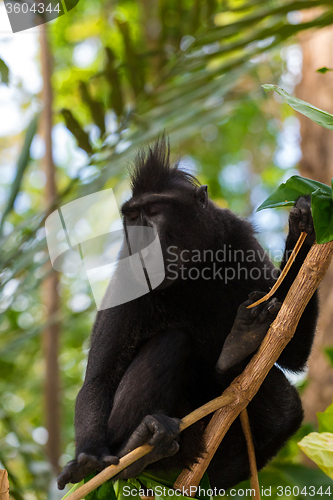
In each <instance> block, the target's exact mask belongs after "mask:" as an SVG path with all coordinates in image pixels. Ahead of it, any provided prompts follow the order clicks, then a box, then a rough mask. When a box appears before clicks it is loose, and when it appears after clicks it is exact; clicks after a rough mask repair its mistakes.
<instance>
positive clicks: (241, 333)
mask: <svg viewBox="0 0 333 500" xmlns="http://www.w3.org/2000/svg"><path fill="white" fill-rule="evenodd" d="M264 295H265V293H264V292H252V293H250V295H249V299H248V300H247V301H246V302H243V304H241V305H240V306H239V308H238V311H237V316H236V318H235V321H234V324H233V327H232V329H231V332H230V333H229V335H228V337H227V338H226V340H225V343H224V346H223V349H222V352H221V354H220V357H219V359H218V362H217V364H216V371H217V373H218V374H223V373H224V372H226V371H227V370H228V369H229V368H231V367H232V366H234V365H238V364H239V363H241V362H242V361H243V360H244V359H246V358H247V356H249V355H250V354H252V353H253V352H254V351H255V350H256V349H257V348H258V347H259V345H260V344H261V342H262V340H263V339H264V337H265V335H266V333H267V331H268V329H269V327H270V325H271V323H272V321H273V320H274V319H275V317H276V315H277V313H278V311H279V310H280V307H281V303H280V302H278V300H277V299H276V298H273V299H271V300H270V301H268V302H264V303H263V304H259V305H258V306H256V307H253V308H252V309H247V306H249V305H251V304H253V303H254V302H256V301H257V300H259V299H260V298H262V297H264Z"/></svg>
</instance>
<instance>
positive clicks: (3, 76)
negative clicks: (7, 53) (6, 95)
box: [0, 59, 9, 85]
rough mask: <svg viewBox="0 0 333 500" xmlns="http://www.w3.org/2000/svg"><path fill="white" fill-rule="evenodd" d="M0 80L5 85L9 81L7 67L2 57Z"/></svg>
mask: <svg viewBox="0 0 333 500" xmlns="http://www.w3.org/2000/svg"><path fill="white" fill-rule="evenodd" d="M0 82H2V83H5V84H6V85H8V82H9V68H8V66H7V64H6V63H5V62H4V61H3V60H2V59H0Z"/></svg>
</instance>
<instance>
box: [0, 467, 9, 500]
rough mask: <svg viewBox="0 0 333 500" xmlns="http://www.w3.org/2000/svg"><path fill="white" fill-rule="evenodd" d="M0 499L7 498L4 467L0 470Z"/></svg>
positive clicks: (7, 489) (7, 487) (5, 499)
mask: <svg viewBox="0 0 333 500" xmlns="http://www.w3.org/2000/svg"><path fill="white" fill-rule="evenodd" d="M0 500H9V482H8V473H7V471H6V470H5V469H1V470H0Z"/></svg>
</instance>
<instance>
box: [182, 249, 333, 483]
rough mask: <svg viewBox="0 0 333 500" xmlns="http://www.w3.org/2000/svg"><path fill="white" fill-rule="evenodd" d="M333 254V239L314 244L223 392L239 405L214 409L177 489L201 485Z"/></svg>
mask: <svg viewBox="0 0 333 500" xmlns="http://www.w3.org/2000/svg"><path fill="white" fill-rule="evenodd" d="M332 256H333V241H330V242H329V243H325V244H323V245H318V244H315V245H313V246H312V247H311V249H310V251H309V253H308V255H307V257H306V259H305V261H304V263H303V265H302V267H301V269H300V271H299V273H298V275H297V277H296V279H295V281H294V283H293V284H292V286H291V287H290V290H289V292H288V295H287V297H286V298H285V300H284V302H283V304H282V307H281V309H280V311H279V313H278V315H277V317H276V319H275V320H274V322H273V323H272V325H271V327H270V329H269V330H268V333H267V335H266V337H265V338H264V340H263V342H262V344H261V346H260V348H259V350H258V351H257V353H256V354H255V355H254V356H253V358H252V359H251V361H250V363H249V364H248V365H247V367H246V368H245V370H244V371H243V373H242V374H241V375H239V376H238V377H237V378H236V379H235V380H234V381H233V382H232V383H231V385H230V386H229V387H228V388H227V389H226V390H225V391H224V393H223V394H224V395H225V396H226V395H227V394H232V395H234V396H237V399H238V404H237V405H234V404H233V405H227V406H225V407H224V408H221V410H218V411H217V412H215V414H214V415H213V417H212V419H211V420H210V422H209V424H208V426H207V428H206V431H205V444H206V450H207V453H206V454H205V455H204V456H203V457H202V458H201V459H200V460H199V462H198V463H196V464H194V465H193V467H192V469H191V470H190V471H188V470H185V471H183V472H182V473H181V474H180V475H179V476H178V478H177V480H176V482H175V484H174V488H176V489H182V488H183V487H186V486H187V485H189V484H190V485H191V486H199V484H200V481H201V478H202V476H203V474H204V472H205V470H206V468H207V466H208V465H209V463H210V461H211V459H212V458H213V456H214V454H215V452H216V450H217V448H218V447H219V445H220V443H221V441H222V439H223V437H224V436H225V434H226V432H227V431H228V429H229V427H230V426H231V424H232V423H233V421H234V420H235V419H236V418H237V417H238V415H239V414H240V413H241V412H242V411H243V410H244V409H245V408H246V407H247V405H248V403H249V402H250V401H251V400H252V398H253V397H254V396H255V394H256V393H257V392H258V390H259V388H260V386H261V384H262V383H263V381H264V379H265V377H266V375H267V374H268V372H269V371H270V369H271V368H272V367H273V365H274V363H276V361H277V360H278V358H279V356H280V354H281V353H282V351H283V349H284V348H285V347H286V345H287V344H288V342H289V341H290V340H291V339H292V337H293V335H294V333H295V330H296V327H297V325H298V322H299V320H300V317H301V315H302V313H303V311H304V309H305V307H306V305H307V303H308V302H309V300H310V299H311V297H312V295H313V294H314V292H315V291H316V289H317V288H318V285H319V283H320V282H321V280H322V279H323V277H324V275H325V273H326V271H327V269H328V266H329V264H330V262H331V260H332Z"/></svg>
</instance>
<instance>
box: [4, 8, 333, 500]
mask: <svg viewBox="0 0 333 500" xmlns="http://www.w3.org/2000/svg"><path fill="white" fill-rule="evenodd" d="M332 7H333V2H332V1H319V0H306V1H301V0H297V1H286V0H269V1H260V0H252V1H242V0H177V1H176V0H136V1H135V0H123V1H117V0H99V1H97V0H80V2H79V3H78V5H77V6H76V7H75V8H74V9H73V10H71V11H70V12H69V13H67V14H66V15H64V16H62V17H60V18H59V19H58V20H56V21H54V22H51V23H48V24H47V25H43V26H42V27H40V28H33V29H31V30H27V31H26V32H22V33H18V34H15V35H13V34H11V32H10V26H9V23H8V19H7V17H6V12H5V8H4V4H3V2H0V82H1V83H0V150H1V154H0V215H1V219H0V248H1V251H0V286H1V288H0V419H1V422H0V462H1V467H2V468H6V469H7V470H8V473H9V479H10V485H11V495H12V496H13V498H16V499H22V498H25V499H26V500H35V499H46V498H49V499H56V498H61V496H62V493H60V492H58V491H57V490H56V484H55V475H56V472H57V469H58V467H59V466H60V467H62V466H63V465H64V464H65V463H66V462H67V461H68V460H70V459H71V458H72V456H73V453H74V443H73V440H74V429H73V417H74V403H75V398H76V394H77V392H78V390H79V388H80V386H81V384H82V379H83V376H84V370H85V364H86V358H87V350H88V348H89V334H90V330H91V326H92V323H93V320H94V316H95V314H96V308H95V304H94V300H93V297H92V294H91V291H90V288H89V284H88V282H87V280H86V279H85V278H84V277H82V276H77V275H73V274H72V275H71V274H60V273H55V272H52V269H51V268H50V265H49V259H48V253H47V249H46V243H45V232H44V220H45V217H46V216H47V214H48V213H49V212H50V211H52V210H54V209H55V208H56V207H57V206H61V205H63V204H65V203H67V202H69V201H71V200H73V199H75V198H78V197H80V196H84V195H86V194H89V193H93V192H96V191H98V190H100V189H103V188H108V187H112V188H113V189H114V192H115V194H116V197H117V200H118V201H119V203H121V202H122V201H125V200H126V199H127V198H128V197H129V185H128V180H127V177H128V170H127V169H128V166H129V165H130V164H131V162H132V160H133V157H134V154H135V152H136V151H137V149H138V148H139V147H141V146H144V145H145V144H147V143H149V142H150V141H153V140H154V139H155V138H156V137H157V136H158V134H160V133H162V132H163V131H165V132H166V133H167V134H168V135H169V137H170V140H171V152H172V159H173V160H175V161H176V160H177V159H180V164H181V167H182V168H186V169H187V170H188V171H190V172H191V173H194V174H195V175H197V176H198V178H199V180H200V181H201V182H202V183H205V184H208V186H209V194H210V196H211V197H212V198H213V199H214V200H215V201H216V203H217V204H218V205H220V206H221V207H229V208H230V209H231V210H233V211H234V212H236V213H237V214H239V215H240V216H244V217H247V218H249V220H251V221H252V222H253V224H254V225H255V227H256V229H257V231H258V238H259V240H260V241H261V243H262V244H263V246H264V247H265V248H266V249H267V250H269V251H270V252H271V255H272V258H273V259H274V260H276V261H278V260H279V256H281V252H282V251H283V246H284V238H285V234H286V224H287V220H288V212H287V211H285V210H282V209H281V210H278V211H271V210H266V211H263V212H260V213H259V214H255V209H256V207H257V206H258V205H259V204H260V203H261V202H262V201H263V200H264V199H265V198H266V197H267V196H268V195H269V194H270V193H271V192H272V191H273V190H274V189H275V188H276V186H277V185H278V184H279V183H281V182H283V181H284V180H286V179H287V178H289V177H290V176H291V175H293V174H295V173H301V174H302V175H305V176H307V177H311V178H314V179H316V180H319V181H321V182H326V183H329V182H330V179H331V177H332V176H333V160H332V158H333V155H332V154H331V153H333V151H331V149H332V148H333V145H332V143H333V141H332V136H331V134H332V132H330V131H328V130H325V129H321V128H320V127H319V126H318V125H316V124H313V123H312V122H309V121H307V119H306V118H304V117H300V116H296V115H295V113H294V112H293V111H292V109H291V108H289V107H288V106H287V105H286V104H284V103H283V102H282V100H281V99H280V98H279V97H278V96H277V95H276V94H274V95H273V94H272V93H270V94H265V92H264V91H263V89H262V88H261V85H262V84H264V83H273V84H277V85H280V86H281V87H283V88H284V89H285V90H286V91H287V92H289V93H296V95H297V96H298V97H300V98H302V99H305V100H307V101H309V102H311V103H312V104H314V105H316V106H318V107H321V108H324V109H325V110H327V111H330V112H331V113H332V112H333V93H332V88H333V87H332V84H333V79H332V73H331V72H330V71H322V72H317V70H318V69H320V68H322V67H326V68H328V69H331V68H332V67H333V51H332V46H333V45H332V43H333V28H332V27H331V24H332V23H333V9H332ZM43 82H44V92H43ZM45 89H46V90H47V89H49V90H52V93H50V92H45ZM51 118H52V130H51V128H50V123H51V121H50V120H51ZM50 150H52V157H51V156H50V155H49V154H48V151H50ZM332 277H333V273H332V270H330V271H329V273H328V276H327V278H326V279H325V281H324V283H323V285H322V289H323V293H322V315H321V320H320V324H319V329H318V330H319V331H318V340H317V345H316V348H315V351H314V353H313V355H312V358H311V360H310V368H309V373H308V377H307V378H306V377H305V376H304V375H302V376H300V377H296V378H294V382H295V383H297V384H298V385H299V386H300V390H301V391H302V395H303V400H304V407H305V414H306V415H305V416H306V423H305V425H304V427H303V428H302V429H301V430H300V431H299V433H298V434H297V436H295V438H293V439H292V440H291V441H290V442H289V443H288V444H287V446H286V447H285V448H284V449H283V450H282V451H281V453H280V454H279V456H278V457H277V458H276V459H275V460H274V461H273V462H272V463H271V464H270V465H268V466H267V467H266V469H265V470H264V471H263V472H262V473H261V474H260V483H261V485H262V486H263V487H264V488H268V487H269V486H271V487H272V492H271V495H270V496H272V497H273V498H278V497H282V498H285V497H291V498H306V496H314V497H315V498H319V497H322V496H323V497H324V498H326V497H328V496H329V495H328V494H327V493H326V495H325V491H327V487H328V486H329V485H331V495H333V482H332V480H331V479H329V478H328V477H327V476H325V474H324V473H322V472H321V471H320V470H319V469H318V468H316V467H315V466H313V464H310V463H309V462H308V461H307V459H306V458H305V457H304V455H302V454H301V452H300V450H299V448H298V446H297V441H299V440H300V439H301V438H302V437H303V436H304V435H306V434H307V433H308V432H310V431H311V430H312V429H315V428H316V418H315V414H316V412H317V411H324V409H325V408H326V407H327V406H328V405H329V404H330V403H331V402H332V393H333V370H332V365H330V358H331V359H332V346H333V327H332V324H333V323H332V320H333V318H332V314H333V288H332V285H331V283H333V281H332ZM332 427H333V424H332ZM332 432H333V429H332ZM278 485H280V486H285V485H289V486H291V488H293V487H294V486H298V487H299V490H297V489H294V490H292V489H291V493H290V495H289V494H288V493H287V494H285V493H284V494H283V495H282V496H281V495H279V492H278V490H277V489H276V486H278ZM304 486H307V487H309V486H315V493H314V494H311V493H310V490H308V491H307V493H305V491H304V490H303V493H301V491H302V489H303V488H304ZM320 486H322V490H321V493H320ZM318 491H319V493H318ZM311 492H312V493H313V490H311Z"/></svg>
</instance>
